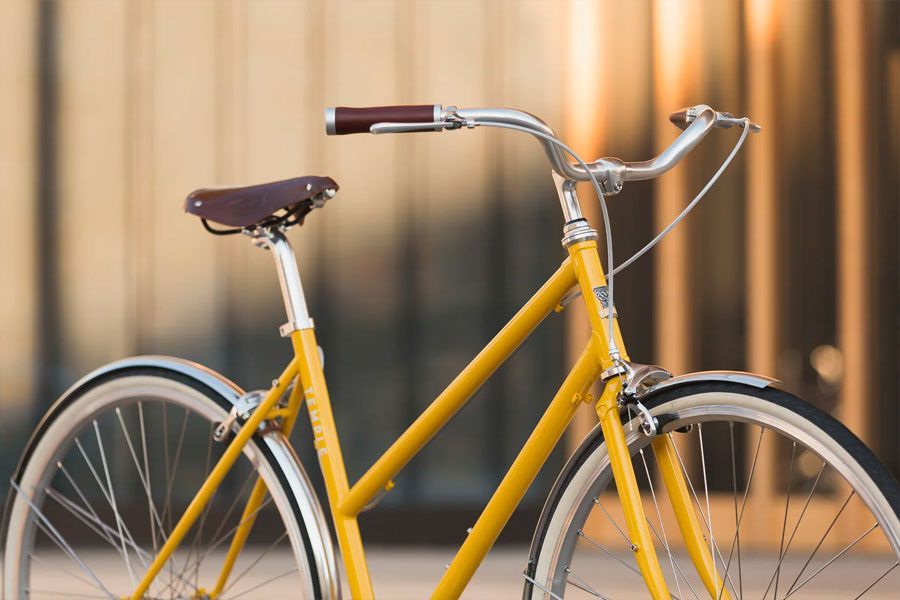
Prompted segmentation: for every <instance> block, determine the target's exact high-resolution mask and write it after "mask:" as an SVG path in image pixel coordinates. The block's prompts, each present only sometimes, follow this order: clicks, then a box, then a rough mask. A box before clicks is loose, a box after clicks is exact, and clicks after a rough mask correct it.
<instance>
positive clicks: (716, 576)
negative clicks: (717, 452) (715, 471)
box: [697, 423, 734, 598]
mask: <svg viewBox="0 0 900 600" xmlns="http://www.w3.org/2000/svg"><path fill="white" fill-rule="evenodd" d="M697 437H698V438H699V439H700V465H701V467H702V469H703V493H704V494H705V495H706V515H707V517H708V519H709V522H708V523H707V526H706V528H707V531H709V555H710V556H711V557H712V561H713V586H714V588H715V592H716V594H715V595H716V597H717V598H718V596H719V570H718V567H717V566H716V558H715V557H716V552H714V551H713V545H714V544H715V540H716V536H715V535H714V534H713V526H712V510H710V507H709V483H708V482H707V477H706V452H704V450H703V423H697ZM719 558H720V559H721V556H720V557H719ZM723 587H724V583H723ZM731 587H732V589H733V588H734V585H733V584H732V586H731Z"/></svg>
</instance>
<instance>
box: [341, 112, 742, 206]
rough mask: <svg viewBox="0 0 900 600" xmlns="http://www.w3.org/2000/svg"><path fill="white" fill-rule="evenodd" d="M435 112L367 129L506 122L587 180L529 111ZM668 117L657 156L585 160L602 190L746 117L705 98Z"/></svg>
mask: <svg viewBox="0 0 900 600" xmlns="http://www.w3.org/2000/svg"><path fill="white" fill-rule="evenodd" d="M433 114H434V115H435V117H436V119H435V120H433V121H429V122H384V121H382V122H376V123H373V124H372V125H371V127H369V131H370V132H371V133H374V134H382V133H406V132H412V131H435V130H441V129H448V130H454V129H461V128H463V127H466V128H473V127H476V126H478V125H480V124H484V125H488V124H502V125H509V126H513V127H514V128H516V129H519V130H522V131H526V132H530V133H532V134H533V135H534V136H535V137H536V138H537V139H538V141H540V142H541V145H542V146H543V148H544V152H545V153H546V154H547V158H548V160H549V161H550V165H551V167H552V168H553V170H554V171H555V172H556V173H557V174H559V175H560V176H561V177H563V178H564V179H567V180H569V181H588V180H589V179H590V177H589V175H588V173H587V172H586V171H585V169H584V168H583V167H582V166H581V165H578V164H575V163H572V162H570V161H569V160H568V158H567V157H566V156H565V151H564V150H563V149H561V148H560V146H559V145H558V144H555V143H553V142H552V141H551V140H550V139H548V138H551V139H556V134H555V133H554V131H553V129H552V128H551V127H550V126H549V125H547V123H545V122H544V121H542V120H541V119H539V118H538V117H536V116H534V115H532V114H529V113H527V112H524V111H521V110H515V109H511V108H456V107H455V106H447V107H441V106H440V105H435V106H434V112H433ZM334 117H335V112H334V109H329V112H326V121H328V120H329V119H331V120H333V119H334ZM670 119H671V120H672V122H673V123H674V124H675V125H677V126H678V127H680V128H682V129H684V131H683V132H682V133H681V135H679V136H678V137H677V138H676V139H675V141H673V142H672V144H671V145H669V147H668V148H666V149H665V150H664V151H663V152H662V153H660V154H659V155H658V156H656V157H655V158H653V159H651V160H645V161H637V162H627V161H623V160H621V159H618V158H612V157H608V158H601V159H598V160H596V161H594V162H591V163H588V164H587V167H588V169H589V170H590V172H591V173H592V174H593V175H594V177H595V178H596V179H597V180H598V181H599V182H600V184H601V185H602V187H603V191H604V192H605V193H607V194H615V193H618V192H619V191H621V189H622V186H623V184H624V183H625V182H626V181H638V180H644V179H654V178H656V177H659V176H660V175H662V174H663V173H665V172H666V171H668V170H669V169H671V168H672V167H674V166H675V165H676V164H677V163H678V162H679V161H680V160H681V159H682V158H684V157H685V155H687V154H688V153H689V152H690V151H691V150H693V149H694V148H695V147H696V146H697V144H699V143H700V142H701V141H702V140H703V138H705V137H706V135H707V134H708V133H709V132H710V130H712V128H713V127H721V128H729V127H732V126H734V125H737V126H744V124H745V123H749V122H748V121H746V120H744V119H736V118H734V117H732V115H731V114H729V113H720V112H717V111H715V110H713V109H712V108H710V107H709V106H706V105H705V104H700V105H697V106H692V107H690V108H687V109H683V110H681V111H678V112H676V113H673V114H672V115H671V116H670ZM749 126H750V128H751V131H754V132H756V131H759V130H760V128H759V126H758V125H755V124H753V123H749ZM326 130H328V131H329V132H332V131H334V124H333V122H332V123H330V124H329V123H327V124H326Z"/></svg>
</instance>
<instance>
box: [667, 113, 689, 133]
mask: <svg viewBox="0 0 900 600" xmlns="http://www.w3.org/2000/svg"><path fill="white" fill-rule="evenodd" d="M687 117H688V111H687V109H686V108H685V109H682V110H679V111H678V112H673V113H672V114H671V115H669V120H670V121H671V122H672V124H673V125H675V127H677V128H678V129H687V126H688V125H690V123H688V119H687Z"/></svg>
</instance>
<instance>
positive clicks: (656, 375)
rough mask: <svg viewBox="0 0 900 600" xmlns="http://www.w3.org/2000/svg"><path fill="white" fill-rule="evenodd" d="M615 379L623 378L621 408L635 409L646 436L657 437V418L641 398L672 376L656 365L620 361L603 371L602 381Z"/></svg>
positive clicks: (620, 398)
mask: <svg viewBox="0 0 900 600" xmlns="http://www.w3.org/2000/svg"><path fill="white" fill-rule="evenodd" d="M613 377H621V378H622V391H621V392H620V393H619V398H618V404H619V406H627V407H629V408H633V409H634V410H635V411H636V412H637V414H638V420H639V421H640V427H641V431H642V432H643V433H644V435H647V436H653V435H656V432H657V429H658V427H659V423H658V422H657V420H656V417H654V416H653V415H651V414H650V411H649V410H648V409H647V407H646V406H644V405H643V404H642V403H641V401H640V397H641V396H642V395H644V394H645V393H647V392H649V391H650V390H651V389H652V388H653V387H654V386H655V385H656V384H658V383H660V382H662V381H665V380H666V379H669V378H671V377H672V374H671V373H669V372H668V371H666V370H665V369H663V368H662V367H658V366H656V365H642V364H638V363H632V362H628V361H627V360H619V361H617V362H616V364H615V365H613V366H612V367H610V368H609V369H606V370H605V371H603V374H602V375H601V379H602V380H603V381H607V380H609V379H611V378H613Z"/></svg>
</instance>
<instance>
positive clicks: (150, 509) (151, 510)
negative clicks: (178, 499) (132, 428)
mask: <svg viewBox="0 0 900 600" xmlns="http://www.w3.org/2000/svg"><path fill="white" fill-rule="evenodd" d="M137 407H138V423H140V425H141V453H142V455H143V457H144V481H146V482H147V486H146V488H145V489H146V491H147V513H148V515H147V516H148V518H149V520H150V537H151V539H152V542H153V555H154V556H155V555H156V554H158V553H159V542H158V541H157V539H156V527H155V525H154V523H153V517H154V515H155V516H156V519H157V521H158V523H159V530H160V533H161V534H162V536H163V537H164V538H165V537H166V536H165V531H164V530H163V524H162V519H160V517H159V512H158V511H157V510H156V503H155V502H153V494H152V492H151V491H150V488H151V486H150V460H149V457H148V455H147V428H146V426H145V425H144V403H143V402H138V403H137ZM138 470H140V469H138ZM163 543H165V540H163Z"/></svg>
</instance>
